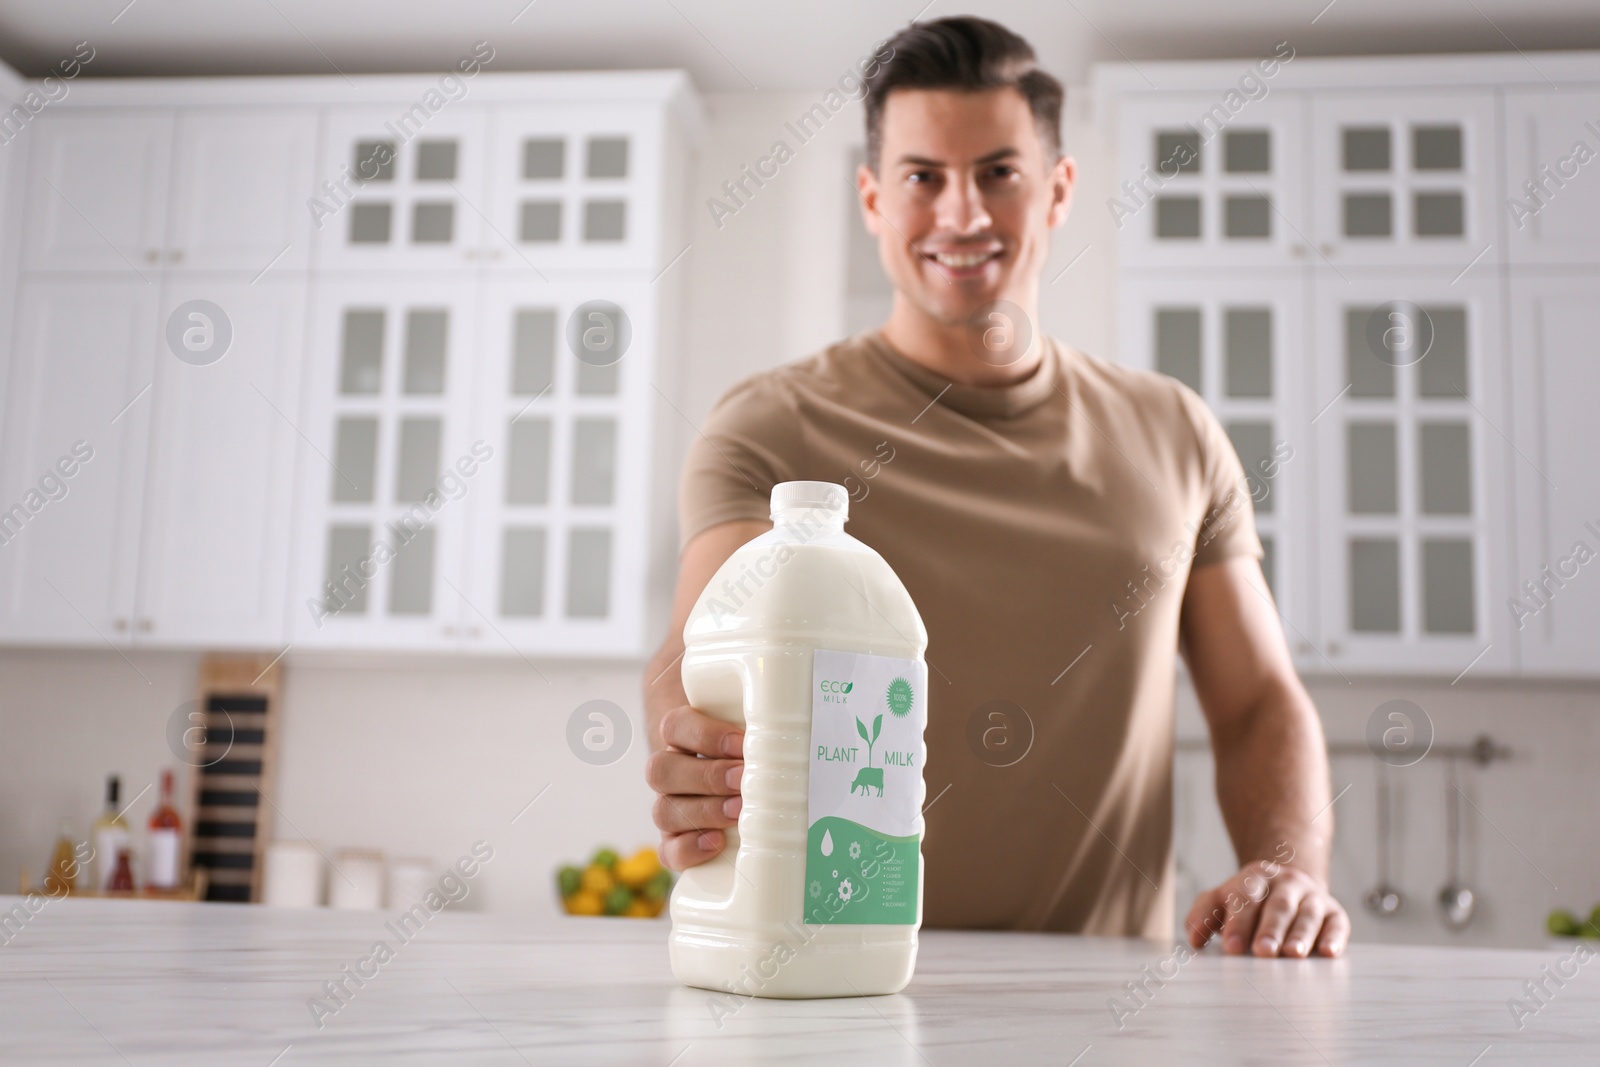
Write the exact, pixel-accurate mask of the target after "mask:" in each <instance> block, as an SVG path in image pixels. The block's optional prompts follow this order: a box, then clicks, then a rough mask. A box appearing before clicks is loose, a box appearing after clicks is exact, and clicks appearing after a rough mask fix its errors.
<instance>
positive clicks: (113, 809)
mask: <svg viewBox="0 0 1600 1067" xmlns="http://www.w3.org/2000/svg"><path fill="white" fill-rule="evenodd" d="M121 796H122V780H121V779H120V778H118V777H117V776H116V775H114V774H113V775H110V776H109V777H107V778H106V810H105V811H103V812H101V813H100V817H99V818H98V819H96V820H95V823H94V830H93V831H92V832H91V833H90V835H89V843H90V844H91V845H92V846H93V847H94V878H93V880H92V882H91V885H92V886H93V888H94V890H95V891H96V892H100V893H104V892H105V891H106V890H108V889H110V888H111V878H112V876H113V875H115V874H116V873H117V854H118V853H119V852H122V851H123V850H125V849H126V848H127V847H128V824H127V822H125V821H124V820H123V818H122V813H121V812H120V811H119V810H118V808H117V805H118V802H119V800H120V798H121Z"/></svg>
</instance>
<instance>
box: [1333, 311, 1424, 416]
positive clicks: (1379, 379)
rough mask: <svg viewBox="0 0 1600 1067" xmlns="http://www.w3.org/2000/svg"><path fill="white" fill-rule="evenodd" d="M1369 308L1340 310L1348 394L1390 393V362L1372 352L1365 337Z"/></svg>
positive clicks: (1392, 378) (1391, 365)
mask: <svg viewBox="0 0 1600 1067" xmlns="http://www.w3.org/2000/svg"><path fill="white" fill-rule="evenodd" d="M1372 312H1373V309H1372V308H1346V309H1345V312H1344V350H1345V373H1346V374H1348V375H1349V378H1350V395H1351V396H1360V397H1383V396H1394V366H1393V364H1391V363H1389V362H1387V361H1386V360H1384V359H1380V358H1379V357H1378V356H1377V355H1376V354H1374V353H1373V351H1372V348H1371V346H1370V344H1369V342H1368V340H1367V320H1368V319H1369V318H1371V317H1372ZM1384 354H1385V355H1387V353H1384ZM1391 358H1392V357H1391ZM1424 362H1426V361H1424Z"/></svg>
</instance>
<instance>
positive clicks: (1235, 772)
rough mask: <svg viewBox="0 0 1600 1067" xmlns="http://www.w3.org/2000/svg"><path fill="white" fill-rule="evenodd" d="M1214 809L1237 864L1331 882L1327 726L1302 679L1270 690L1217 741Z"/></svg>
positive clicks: (1331, 813)
mask: <svg viewBox="0 0 1600 1067" xmlns="http://www.w3.org/2000/svg"><path fill="white" fill-rule="evenodd" d="M1212 749H1213V751H1214V752H1215V754H1216V768H1217V803H1218V804H1219V806H1220V807H1221V808H1222V817H1223V820H1224V821H1225V822H1226V823H1227V825H1228V834H1229V836H1230V837H1231V838H1232V839H1233V847H1234V850H1235V851H1236V852H1237V853H1238V856H1239V862H1240V864H1241V865H1242V864H1245V863H1249V862H1251V861H1253V860H1273V861H1275V862H1277V863H1281V864H1293V865H1294V866H1296V867H1299V868H1300V869H1301V870H1304V871H1305V872H1307V873H1308V874H1311V875H1313V876H1315V877H1316V878H1318V879H1320V880H1322V882H1323V883H1324V884H1326V882H1327V878H1328V853H1329V848H1330V845H1331V843H1332V840H1333V812H1332V810H1331V808H1330V806H1329V800H1330V799H1331V798H1330V796H1329V790H1328V755H1327V747H1326V744H1325V743H1324V741H1323V737H1322V723H1321V722H1320V720H1319V719H1318V718H1317V712H1316V708H1315V707H1314V706H1313V705H1312V703H1311V698H1310V697H1309V696H1307V695H1306V692H1305V690H1304V688H1302V687H1301V686H1300V684H1299V681H1298V679H1296V680H1294V681H1292V682H1281V683H1277V684H1274V685H1272V686H1270V687H1268V688H1267V690H1266V692H1265V693H1264V695H1263V696H1262V698H1261V699H1260V700H1259V701H1258V702H1257V704H1256V706H1255V707H1254V708H1253V709H1252V710H1251V712H1250V713H1249V714H1248V715H1246V716H1242V717H1241V718H1240V720H1239V721H1238V723H1237V725H1235V726H1233V727H1232V728H1231V729H1229V730H1228V731H1227V732H1226V733H1223V734H1221V735H1218V734H1217V733H1216V731H1215V730H1213V736H1212Z"/></svg>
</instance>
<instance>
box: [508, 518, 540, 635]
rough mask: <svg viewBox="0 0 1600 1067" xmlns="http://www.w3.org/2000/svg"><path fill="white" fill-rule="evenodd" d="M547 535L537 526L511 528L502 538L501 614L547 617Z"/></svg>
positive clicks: (509, 527) (521, 616) (522, 616)
mask: <svg viewBox="0 0 1600 1067" xmlns="http://www.w3.org/2000/svg"><path fill="white" fill-rule="evenodd" d="M544 546H545V533H544V530H543V528H541V527H538V526H508V527H507V528H506V530H505V532H504V534H502V535H501V538H500V614H501V615H506V616H512V617H520V618H530V617H533V616H538V615H543V614H544V566H545V562H544V557H545V551H544Z"/></svg>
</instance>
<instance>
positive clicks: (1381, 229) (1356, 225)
mask: <svg viewBox="0 0 1600 1067" xmlns="http://www.w3.org/2000/svg"><path fill="white" fill-rule="evenodd" d="M1393 233H1394V205H1393V203H1392V202H1391V201H1390V198H1389V194H1388V193H1350V194H1348V195H1346V196H1345V198H1344V235H1345V236H1346V237H1388V236H1390V235H1391V234H1393Z"/></svg>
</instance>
